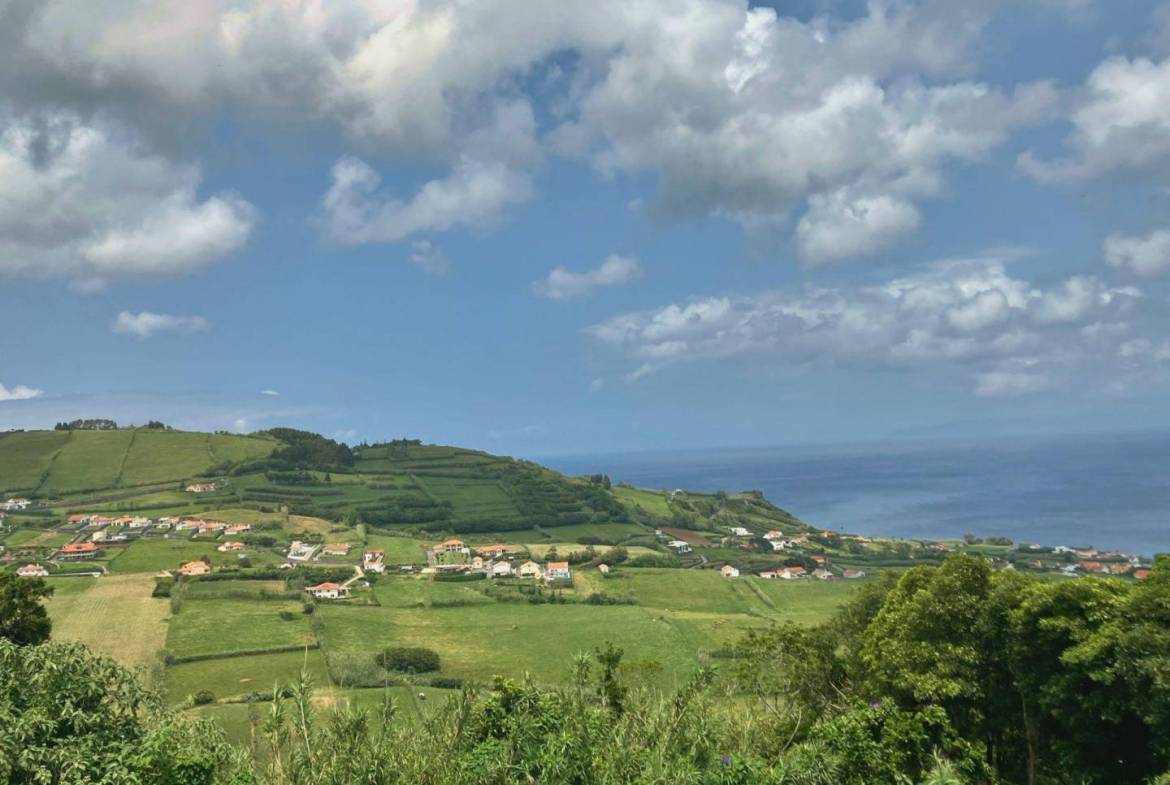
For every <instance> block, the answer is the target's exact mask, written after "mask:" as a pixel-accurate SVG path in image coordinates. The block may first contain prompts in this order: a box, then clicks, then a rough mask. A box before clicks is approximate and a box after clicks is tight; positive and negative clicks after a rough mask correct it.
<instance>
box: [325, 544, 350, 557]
mask: <svg viewBox="0 0 1170 785" xmlns="http://www.w3.org/2000/svg"><path fill="white" fill-rule="evenodd" d="M349 548H350V546H349V543H347V542H331V543H329V544H328V545H326V546H325V547H324V548H322V549H321V555H322V556H348V555H349Z"/></svg>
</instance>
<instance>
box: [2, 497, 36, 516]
mask: <svg viewBox="0 0 1170 785" xmlns="http://www.w3.org/2000/svg"><path fill="white" fill-rule="evenodd" d="M30 504H32V502H30V501H29V500H28V499H21V498H17V497H13V498H11V499H9V500H8V501H6V502H4V509H5V510H7V511H8V512H12V511H13V510H23V509H25V508H27V507H28V506H29V505H30Z"/></svg>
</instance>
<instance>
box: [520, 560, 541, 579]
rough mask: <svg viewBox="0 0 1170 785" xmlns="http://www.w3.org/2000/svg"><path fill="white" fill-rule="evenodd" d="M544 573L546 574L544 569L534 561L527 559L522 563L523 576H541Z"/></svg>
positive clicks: (521, 573)
mask: <svg viewBox="0 0 1170 785" xmlns="http://www.w3.org/2000/svg"><path fill="white" fill-rule="evenodd" d="M542 575H544V571H543V570H542V569H541V568H540V565H539V564H537V563H536V562H534V561H526V562H524V563H523V564H521V565H520V577H521V578H539V577H541V576H542Z"/></svg>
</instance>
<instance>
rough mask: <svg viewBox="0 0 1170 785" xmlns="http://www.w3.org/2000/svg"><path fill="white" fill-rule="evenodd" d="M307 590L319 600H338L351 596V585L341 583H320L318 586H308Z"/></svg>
mask: <svg viewBox="0 0 1170 785" xmlns="http://www.w3.org/2000/svg"><path fill="white" fill-rule="evenodd" d="M305 592H307V593H308V594H311V595H312V596H314V597H316V598H317V599H318V600H336V599H340V598H341V597H348V596H349V587H348V586H342V585H341V584H340V583H328V582H327V583H318V584H317V585H316V586H306V587H305Z"/></svg>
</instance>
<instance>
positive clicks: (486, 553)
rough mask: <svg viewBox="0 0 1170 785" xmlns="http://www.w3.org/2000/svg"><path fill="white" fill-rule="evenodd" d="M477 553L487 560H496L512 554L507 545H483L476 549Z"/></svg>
mask: <svg viewBox="0 0 1170 785" xmlns="http://www.w3.org/2000/svg"><path fill="white" fill-rule="evenodd" d="M475 552H476V553H478V554H479V555H480V556H483V557H485V558H494V559H498V558H500V557H501V556H505V555H507V554H509V553H511V551H510V550H509V549H508V546H507V545H481V546H480V547H478V548H476V549H475Z"/></svg>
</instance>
